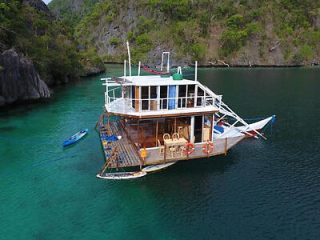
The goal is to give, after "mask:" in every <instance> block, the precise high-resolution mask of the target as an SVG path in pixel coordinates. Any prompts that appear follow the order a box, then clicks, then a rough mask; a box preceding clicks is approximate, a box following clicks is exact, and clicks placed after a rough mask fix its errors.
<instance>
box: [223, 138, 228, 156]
mask: <svg viewBox="0 0 320 240" xmlns="http://www.w3.org/2000/svg"><path fill="white" fill-rule="evenodd" d="M227 152H228V138H225V142H224V155H225V156H227Z"/></svg>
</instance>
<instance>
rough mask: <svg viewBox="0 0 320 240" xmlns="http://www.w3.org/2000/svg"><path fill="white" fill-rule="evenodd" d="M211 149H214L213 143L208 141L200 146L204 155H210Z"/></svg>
mask: <svg viewBox="0 0 320 240" xmlns="http://www.w3.org/2000/svg"><path fill="white" fill-rule="evenodd" d="M213 149H214V146H213V142H210V141H208V142H206V143H205V144H203V145H202V151H203V153H205V154H209V153H212V152H213Z"/></svg>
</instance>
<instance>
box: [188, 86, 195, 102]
mask: <svg viewBox="0 0 320 240" xmlns="http://www.w3.org/2000/svg"><path fill="white" fill-rule="evenodd" d="M194 89H195V87H194V85H188V93H187V107H194Z"/></svg>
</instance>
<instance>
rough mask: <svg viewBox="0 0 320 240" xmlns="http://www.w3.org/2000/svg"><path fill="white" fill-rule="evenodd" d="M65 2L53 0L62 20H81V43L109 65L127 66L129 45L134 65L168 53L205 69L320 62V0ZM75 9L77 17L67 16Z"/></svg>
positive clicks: (77, 28) (76, 25)
mask: <svg viewBox="0 0 320 240" xmlns="http://www.w3.org/2000/svg"><path fill="white" fill-rule="evenodd" d="M61 2H62V0H53V1H52V3H51V4H50V8H51V9H52V10H53V11H54V12H55V13H57V14H58V15H59V17H60V18H61V19H79V20H77V21H76V22H72V25H73V26H74V28H75V36H76V38H77V39H78V40H79V41H80V42H81V43H82V44H83V45H84V46H90V47H92V48H95V49H97V51H98V54H99V55H100V56H101V57H102V58H103V59H104V60H105V61H118V62H121V61H122V59H123V57H124V55H125V54H126V49H125V44H124V43H125V41H126V40H129V41H130V44H131V47H132V57H133V61H135V62H136V61H137V60H138V59H139V60H143V61H144V62H154V61H155V59H154V58H155V56H156V55H157V58H158V57H159V54H161V51H162V50H169V51H171V52H172V55H173V57H174V58H175V59H178V60H179V62H180V63H183V62H186V63H192V62H193V61H194V60H198V61H200V63H201V64H205V65H207V64H219V63H220V64H221V62H222V61H224V62H227V63H229V64H231V65H300V64H301V65H309V64H312V63H318V62H319V59H320V45H319V42H320V25H319V22H320V2H319V1H314V0H303V1H301V0H266V1H247V0H245V1H233V0H198V1H194V0H141V1H134V0H98V1H97V0H87V1H86V3H87V4H83V3H84V1H83V0H63V4H58V3H61ZM88 5H89V6H90V9H89V8H88V7H87V6H88ZM71 6H73V7H75V9H77V11H64V10H65V9H69V8H70V7H71ZM88 9H89V11H88ZM84 13H86V14H84Z"/></svg>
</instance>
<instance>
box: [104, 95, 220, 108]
mask: <svg viewBox="0 0 320 240" xmlns="http://www.w3.org/2000/svg"><path fill="white" fill-rule="evenodd" d="M110 91H111V92H112V94H107V93H105V102H106V103H107V105H110V104H111V103H112V102H114V101H117V104H118V106H119V107H121V106H120V105H121V104H123V105H129V106H130V105H131V107H132V111H136V110H135V107H136V106H139V111H158V110H177V109H186V108H203V107H207V106H214V105H215V99H214V98H212V97H210V96H198V97H173V98H139V99H138V98H122V97H115V90H110ZM114 104H116V103H114Z"/></svg>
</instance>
